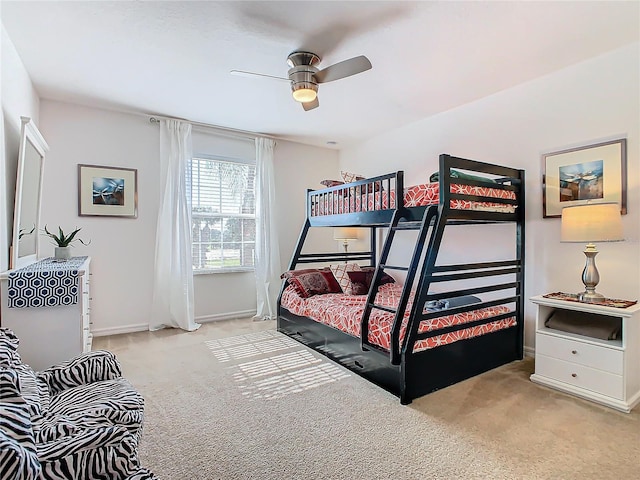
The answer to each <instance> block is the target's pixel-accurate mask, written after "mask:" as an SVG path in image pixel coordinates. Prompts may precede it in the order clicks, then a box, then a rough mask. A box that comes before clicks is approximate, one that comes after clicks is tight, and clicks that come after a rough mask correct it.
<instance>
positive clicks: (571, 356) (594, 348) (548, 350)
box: [536, 332, 624, 375]
mask: <svg viewBox="0 0 640 480" xmlns="http://www.w3.org/2000/svg"><path fill="white" fill-rule="evenodd" d="M536 354H541V355H546V356H548V357H553V358H557V359H560V360H565V361H567V362H572V363H577V364H580V365H584V366H586V367H591V368H595V369H598V370H604V371H605V372H610V373H613V374H616V375H622V374H623V367H624V354H623V352H622V351H621V350H616V349H613V348H607V347H605V346H599V345H592V344H589V343H582V342H579V341H576V340H571V339H568V338H560V337H554V336H552V335H545V334H544V333H540V332H538V334H537V335H536ZM536 373H537V367H536Z"/></svg>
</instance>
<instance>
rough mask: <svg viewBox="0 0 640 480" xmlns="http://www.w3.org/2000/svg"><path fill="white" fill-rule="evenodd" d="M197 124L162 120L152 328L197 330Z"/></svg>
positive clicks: (150, 326)
mask: <svg viewBox="0 0 640 480" xmlns="http://www.w3.org/2000/svg"><path fill="white" fill-rule="evenodd" d="M190 162H191V124H189V123H185V122H180V121H178V120H162V121H161V122H160V208H159V211H158V226H157V228H156V256H155V273H154V283H153V306H152V311H151V321H150V322H149V330H158V329H160V328H164V327H172V328H182V329H183V330H187V331H193V330H196V329H197V328H198V327H200V325H199V324H198V323H195V320H194V313H193V266H192V256H191V206H190V202H191V192H190V188H189V186H190V184H191V179H190V165H191V163H190Z"/></svg>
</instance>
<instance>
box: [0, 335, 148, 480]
mask: <svg viewBox="0 0 640 480" xmlns="http://www.w3.org/2000/svg"><path fill="white" fill-rule="evenodd" d="M18 343H19V341H18V339H17V338H16V336H15V335H14V334H13V332H12V331H10V330H8V329H6V328H0V478H1V479H2V480H14V479H15V480H18V479H20V480H32V479H33V480H35V479H52V480H53V479H56V480H58V479H78V480H85V479H87V480H89V479H105V480H107V479H108V480H153V479H156V477H155V475H154V474H153V473H152V472H151V471H149V470H148V469H145V468H142V467H141V466H140V464H139V462H138V455H137V452H138V442H139V440H140V435H141V433H142V423H143V416H144V400H143V398H142V397H141V396H140V394H139V393H138V392H137V391H136V390H135V389H134V388H133V387H132V386H131V384H129V382H127V380H126V379H124V378H123V377H122V376H121V370H120V365H119V363H118V361H117V360H116V358H115V356H114V355H113V354H112V353H110V352H106V351H95V352H89V353H86V354H83V355H80V356H78V357H76V358H73V359H71V360H69V361H67V362H64V363H62V364H60V365H56V366H53V367H51V368H48V369H46V370H44V371H42V372H34V371H33V370H32V369H31V368H30V367H29V366H28V365H25V364H24V363H22V362H21V360H20V355H19V354H18V351H17V349H18Z"/></svg>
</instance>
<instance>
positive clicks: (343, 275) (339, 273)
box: [329, 263, 360, 295]
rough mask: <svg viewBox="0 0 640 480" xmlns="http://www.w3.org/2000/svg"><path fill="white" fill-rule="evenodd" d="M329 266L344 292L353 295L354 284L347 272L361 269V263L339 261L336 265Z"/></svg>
mask: <svg viewBox="0 0 640 480" xmlns="http://www.w3.org/2000/svg"><path fill="white" fill-rule="evenodd" d="M329 268H330V269H331V272H332V273H333V276H334V277H336V280H337V281H338V283H339V284H340V288H342V292H343V293H344V294H346V295H353V284H352V283H351V279H350V278H349V274H348V273H347V272H357V271H360V265H358V264H357V263H337V264H335V265H329Z"/></svg>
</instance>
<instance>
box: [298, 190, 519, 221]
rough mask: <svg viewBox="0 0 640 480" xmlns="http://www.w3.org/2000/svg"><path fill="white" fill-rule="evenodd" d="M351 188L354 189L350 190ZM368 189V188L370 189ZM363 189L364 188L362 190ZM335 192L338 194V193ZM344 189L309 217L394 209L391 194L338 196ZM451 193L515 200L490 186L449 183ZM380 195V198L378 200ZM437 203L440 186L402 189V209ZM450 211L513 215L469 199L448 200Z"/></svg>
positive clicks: (510, 207) (505, 207) (324, 200)
mask: <svg viewBox="0 0 640 480" xmlns="http://www.w3.org/2000/svg"><path fill="white" fill-rule="evenodd" d="M351 188H354V187H351ZM370 188H371V187H370ZM362 190H364V188H363V189H362ZM338 192H339V193H338ZM343 192H346V189H345V190H338V191H337V192H336V193H335V194H332V195H326V196H323V197H322V199H321V200H320V201H318V202H317V203H315V204H314V205H313V207H312V212H311V215H312V216H319V215H336V214H340V213H353V212H363V211H364V212H369V211H375V210H386V209H393V208H396V199H395V191H391V192H387V191H386V190H385V191H382V192H375V193H369V194H365V193H363V194H362V195H344V196H343V195H341V193H343ZM451 193H459V194H464V195H478V196H482V197H492V198H506V199H512V200H513V199H515V198H516V197H515V193H514V192H512V191H510V190H501V189H498V188H490V187H473V186H471V185H458V184H451ZM381 195H382V197H381ZM439 201H440V184H439V183H438V182H434V183H424V184H421V185H414V186H411V187H407V188H405V189H404V205H405V207H419V206H423V205H436V204H437V203H438V202H439ZM451 208H452V209H455V210H484V211H491V212H502V213H513V212H514V211H515V207H514V206H513V205H508V204H502V203H493V202H472V201H469V200H451Z"/></svg>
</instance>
